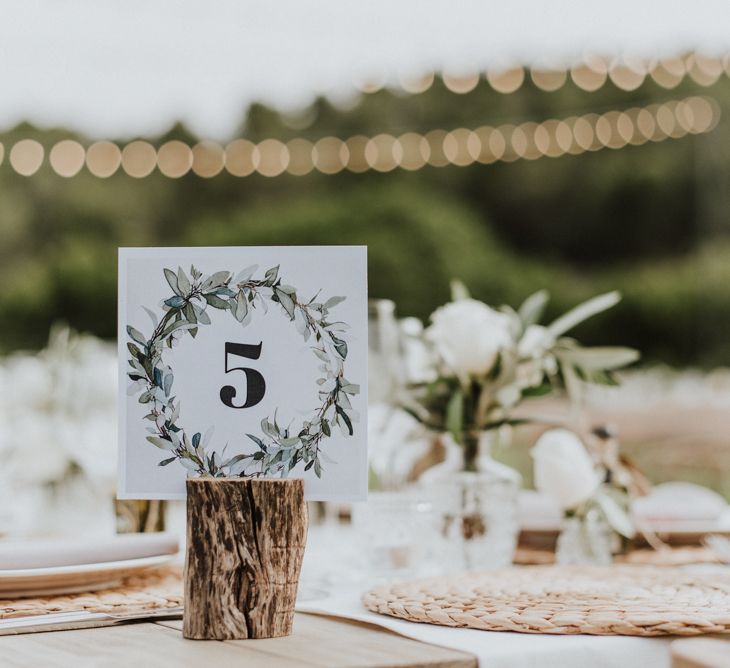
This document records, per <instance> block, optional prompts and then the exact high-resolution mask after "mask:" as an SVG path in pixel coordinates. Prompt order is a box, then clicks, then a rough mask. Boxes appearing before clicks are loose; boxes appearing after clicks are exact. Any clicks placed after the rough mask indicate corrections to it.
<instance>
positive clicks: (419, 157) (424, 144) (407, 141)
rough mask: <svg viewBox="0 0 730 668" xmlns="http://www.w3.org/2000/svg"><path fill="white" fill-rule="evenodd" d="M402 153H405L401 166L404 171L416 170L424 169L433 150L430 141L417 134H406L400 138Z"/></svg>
mask: <svg viewBox="0 0 730 668" xmlns="http://www.w3.org/2000/svg"><path fill="white" fill-rule="evenodd" d="M398 143H399V144H400V147H401V151H402V153H403V155H402V157H401V160H400V166H401V167H402V168H403V169H407V170H409V171H410V170H415V169H420V168H421V167H423V166H424V165H425V164H426V163H427V162H428V158H429V155H430V154H431V149H430V148H429V145H428V141H427V140H426V138H425V137H423V136H422V135H419V134H418V133H416V132H406V133H405V134H402V135H401V136H400V137H398Z"/></svg>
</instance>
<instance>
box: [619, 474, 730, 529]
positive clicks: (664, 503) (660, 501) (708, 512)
mask: <svg viewBox="0 0 730 668" xmlns="http://www.w3.org/2000/svg"><path fill="white" fill-rule="evenodd" d="M726 510H727V503H726V502H725V499H724V498H723V497H722V496H720V495H719V494H718V493H717V492H713V491H712V490H711V489H707V487H702V486H700V485H695V484H693V483H689V482H665V483H662V484H661V485H657V486H656V487H654V489H652V491H651V493H650V494H649V495H648V496H644V497H641V498H638V499H636V500H635V501H634V503H633V511H634V516H635V518H636V520H637V521H638V522H640V523H641V524H642V525H647V524H648V525H651V524H652V523H656V522H661V523H664V522H687V521H694V522H697V521H706V522H717V521H718V520H719V519H720V518H721V517H722V515H723V514H724V513H725V511H726Z"/></svg>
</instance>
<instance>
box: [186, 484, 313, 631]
mask: <svg viewBox="0 0 730 668" xmlns="http://www.w3.org/2000/svg"><path fill="white" fill-rule="evenodd" d="M187 516H188V518H187V519H188V523H187V555H186V559H185V615H184V620H183V636H184V637H185V638H191V639H195V640H233V639H241V638H276V637H279V636H286V635H289V634H290V633H291V631H292V622H293V618H294V603H295V600H296V596H297V586H298V584H299V572H300V570H301V566H302V558H303V556H304V546H305V543H306V538H307V506H306V504H305V502H304V483H303V481H302V480H294V479H292V480H251V479H246V478H191V479H189V480H188V481H187Z"/></svg>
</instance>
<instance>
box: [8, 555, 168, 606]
mask: <svg viewBox="0 0 730 668" xmlns="http://www.w3.org/2000/svg"><path fill="white" fill-rule="evenodd" d="M173 558H174V555H170V554H164V555H158V556H154V557H142V558H140V559H126V560H123V561H109V562H104V563H97V564H78V565H73V566H53V567H48V568H25V569H10V570H0V596H1V597H3V598H21V597H27V596H49V595H54V594H69V593H73V592H80V591H95V590H98V589H104V588H107V587H113V586H115V585H117V584H118V583H119V582H120V581H121V579H122V578H123V577H125V576H127V575H131V574H133V573H135V572H137V571H141V570H143V569H146V568H150V567H152V566H161V565H163V564H166V563H168V562H170V561H171V560H172V559H173Z"/></svg>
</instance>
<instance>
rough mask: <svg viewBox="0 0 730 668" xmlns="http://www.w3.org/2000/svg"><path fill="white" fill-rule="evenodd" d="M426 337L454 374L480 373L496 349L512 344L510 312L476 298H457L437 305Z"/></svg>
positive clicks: (490, 364) (492, 360) (491, 362)
mask: <svg viewBox="0 0 730 668" xmlns="http://www.w3.org/2000/svg"><path fill="white" fill-rule="evenodd" d="M431 323H432V324H431V326H430V327H428V329H427V330H426V338H427V339H428V340H429V341H431V342H432V343H433V344H434V345H435V347H436V352H437V353H438V354H439V356H440V357H441V358H442V359H443V361H444V363H445V364H446V365H447V366H448V367H449V369H451V371H453V372H454V373H456V374H457V375H472V376H481V375H484V374H486V373H487V372H488V371H490V370H491V369H492V367H493V366H494V363H495V362H496V361H497V355H498V353H499V352H500V351H501V350H502V349H504V348H507V347H509V346H511V345H512V344H513V339H512V335H511V333H510V325H511V321H510V318H509V316H507V315H506V314H504V313H499V312H498V311H495V310H494V309H491V308H489V306H487V305H486V304H484V303H482V302H479V301H477V300H476V299H460V300H459V301H455V302H451V303H449V304H446V305H445V306H442V307H441V308H438V309H436V311H434V312H433V314H432V315H431Z"/></svg>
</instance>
